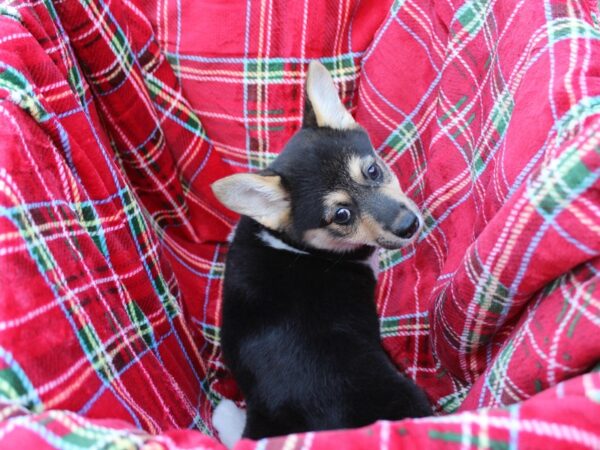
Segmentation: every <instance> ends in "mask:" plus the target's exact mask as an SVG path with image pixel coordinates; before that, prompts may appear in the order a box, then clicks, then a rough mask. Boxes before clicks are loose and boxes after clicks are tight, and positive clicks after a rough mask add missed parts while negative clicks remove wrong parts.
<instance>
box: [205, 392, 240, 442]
mask: <svg viewBox="0 0 600 450" xmlns="http://www.w3.org/2000/svg"><path fill="white" fill-rule="evenodd" d="M212 422H213V426H214V427H215V429H216V430H217V433H219V439H220V440H221V442H222V443H223V444H224V445H225V446H226V447H227V448H232V447H233V446H234V445H235V444H236V443H237V441H239V440H240V439H242V433H243V432H244V427H245V426H246V411H245V410H243V409H241V408H238V407H237V406H236V405H235V403H233V402H232V401H231V400H227V399H225V400H222V401H221V403H219V404H218V405H217V407H216V408H215V410H214V412H213V416H212Z"/></svg>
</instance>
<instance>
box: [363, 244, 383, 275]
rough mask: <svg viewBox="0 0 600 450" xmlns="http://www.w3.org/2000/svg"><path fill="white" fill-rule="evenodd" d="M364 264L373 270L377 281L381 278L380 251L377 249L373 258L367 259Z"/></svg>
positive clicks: (372, 255)
mask: <svg viewBox="0 0 600 450" xmlns="http://www.w3.org/2000/svg"><path fill="white" fill-rule="evenodd" d="M362 263H363V264H366V265H367V266H369V267H370V268H371V270H372V271H373V275H374V276H375V279H377V277H378V276H379V249H378V248H376V249H375V250H374V251H373V253H371V256H369V257H368V258H367V259H365V260H364V261H363V262H362Z"/></svg>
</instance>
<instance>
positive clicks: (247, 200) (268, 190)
mask: <svg viewBox="0 0 600 450" xmlns="http://www.w3.org/2000/svg"><path fill="white" fill-rule="evenodd" d="M211 188H212V190H213V192H214V194H215V196H216V197H217V198H218V199H219V201H220V202H221V203H223V205H225V206H226V207H227V208H229V209H231V210H232V211H235V212H237V213H239V214H242V215H244V216H249V217H251V218H253V219H254V220H256V221H257V222H259V223H260V224H262V225H264V226H265V227H267V228H270V229H272V230H279V229H281V228H283V227H284V226H285V225H286V223H287V222H288V221H289V215H290V201H289V197H288V194H287V191H286V190H285V189H284V188H283V186H282V185H281V178H280V177H279V176H277V175H273V176H271V175H269V176H267V175H258V174H254V173H240V174H236V175H231V176H228V177H225V178H221V179H220V180H217V181H215V182H214V183H213V184H212V185H211Z"/></svg>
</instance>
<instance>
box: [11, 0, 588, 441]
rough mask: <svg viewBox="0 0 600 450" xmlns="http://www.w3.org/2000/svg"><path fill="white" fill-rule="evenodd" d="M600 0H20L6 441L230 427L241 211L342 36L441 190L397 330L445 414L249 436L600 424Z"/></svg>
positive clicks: (407, 171) (395, 261)
mask: <svg viewBox="0 0 600 450" xmlns="http://www.w3.org/2000/svg"><path fill="white" fill-rule="evenodd" d="M598 21H599V12H598V4H597V2H596V0H552V1H550V0H544V1H540V2H531V1H524V0H505V1H499V0H495V1H491V0H466V1H461V0H457V1H456V2H452V1H448V2H421V1H416V0H406V1H402V0H395V1H391V0H339V1H335V0H327V1H314V0H313V1H309V0H302V1H293V2H292V1H288V2H284V1H279V0H262V1H252V0H246V1H242V0H240V1H230V2H217V1H205V0H195V1H188V2H182V1H180V0H177V1H171V2H168V1H166V0H155V1H139V0H112V1H110V0H79V1H77V0H62V1H54V2H53V1H40V0H38V1H16V2H5V3H2V4H0V117H1V119H0V120H1V121H0V123H1V125H0V134H1V135H2V138H1V139H0V265H1V270H0V278H1V280H2V284H1V287H0V447H2V448H13V447H16V446H17V445H18V447H19V448H61V449H79V448H105V447H111V448H112V447H115V448H117V447H119V448H120V447H123V448H130V447H143V446H147V448H150V447H152V448H161V447H165V448H171V449H175V448H217V447H219V444H218V442H217V441H216V440H214V439H213V438H211V437H209V435H211V434H212V432H213V429H212V426H211V423H210V416H211V411H212V408H213V406H214V405H215V404H216V403H218V401H219V400H220V399H221V398H222V397H229V398H234V399H236V400H239V399H240V398H239V393H238V392H237V390H236V388H235V385H234V383H233V382H232V380H231V378H230V376H229V375H228V374H227V372H226V369H225V368H224V366H223V365H222V363H221V360H220V353H219V312H220V308H221V303H220V296H221V281H222V274H223V262H224V258H225V253H226V236H227V234H228V233H229V231H230V229H231V227H232V226H233V224H234V223H235V220H236V217H233V216H232V215H230V214H229V213H227V211H225V210H223V208H222V207H221V206H220V205H219V204H218V203H217V201H216V200H215V199H214V198H213V196H212V194H211V193H210V190H209V184H210V183H211V182H212V181H214V180H216V179H217V178H220V177H222V176H224V175H226V174H229V173H231V172H233V171H248V170H255V169H259V168H262V167H265V166H266V165H267V164H268V163H269V162H270V161H271V160H272V159H273V158H274V157H275V156H276V155H277V153H278V152H279V151H280V150H281V148H282V146H283V145H284V143H285V142H286V140H287V139H288V138H289V137H290V136H291V134H292V133H293V132H294V131H295V130H296V129H297V128H298V126H299V124H300V119H301V117H300V116H301V113H302V105H303V96H304V91H303V89H304V87H303V83H304V78H305V71H306V67H307V63H308V62H309V60H310V59H312V58H320V59H321V61H323V63H324V64H325V65H326V66H327V67H328V68H329V69H330V71H331V72H332V74H333V76H334V79H335V80H336V82H338V83H339V86H340V90H341V91H342V93H343V97H344V99H345V101H346V102H347V104H349V105H350V106H351V110H352V111H353V113H354V114H355V115H356V117H357V119H358V121H359V122H360V123H362V124H363V125H364V126H365V128H367V130H368V131H369V132H370V134H371V136H372V139H373V142H374V145H375V147H376V149H377V150H378V151H379V152H380V154H381V155H382V157H383V158H384V159H385V160H386V161H387V162H388V163H389V164H391V165H392V166H393V167H394V168H395V170H396V171H397V173H398V175H399V178H400V180H401V183H402V185H403V187H404V189H405V190H407V192H409V194H410V195H411V196H412V198H414V199H415V201H416V202H417V203H418V204H419V206H420V207H421V208H422V210H423V212H424V216H425V218H426V228H425V231H424V233H423V235H422V237H421V239H420V242H419V243H418V245H417V246H415V247H413V248H409V249H405V250H399V251H389V252H386V253H384V254H383V258H382V261H381V270H382V273H381V276H380V280H379V289H378V297H377V307H378V309H379V312H380V316H381V333H382V336H383V338H384V344H385V346H386V348H387V349H388V350H389V352H390V354H391V355H392V357H393V358H394V360H395V361H396V362H397V364H398V367H399V369H400V370H403V371H404V372H405V373H406V374H407V375H408V376H410V377H412V378H413V379H414V380H415V381H416V382H417V383H418V384H420V385H421V386H423V387H424V388H425V389H426V391H427V393H428V395H429V396H430V398H431V400H432V402H433V404H434V407H435V410H436V413H437V416H436V417H433V418H427V419H422V420H406V421H402V422H398V423H389V422H381V423H378V424H376V425H373V426H371V427H367V428H365V429H361V430H352V431H339V432H327V433H316V434H315V433H309V434H306V435H302V436H289V437H286V438H280V439H274V440H269V441H263V442H260V443H253V442H249V441H243V442H241V443H240V444H238V448H239V449H250V448H255V447H256V448H261V449H263V448H269V449H276V448H286V449H291V448H302V449H309V448H311V449H315V450H320V449H327V448H381V449H382V450H383V449H389V448H426V447H433V448H457V449H458V448H461V449H468V448H477V449H488V448H493V449H503V448H511V449H512V448H515V449H516V448H521V449H522V448H552V449H554V448H578V447H582V448H584V447H585V448H600V373H599V372H597V371H595V370H594V368H595V366H596V365H597V363H598V362H599V360H600V256H599V255H600V181H599V178H600V25H599V22H598Z"/></svg>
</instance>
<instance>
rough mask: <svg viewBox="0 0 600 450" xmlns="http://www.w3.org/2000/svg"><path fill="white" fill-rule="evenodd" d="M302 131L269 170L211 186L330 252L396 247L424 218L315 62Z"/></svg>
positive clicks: (228, 201)
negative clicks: (366, 247) (363, 247)
mask: <svg viewBox="0 0 600 450" xmlns="http://www.w3.org/2000/svg"><path fill="white" fill-rule="evenodd" d="M306 93H307V98H306V107H305V112H304V120H303V125H302V128H301V129H300V130H299V131H298V132H297V133H296V134H295V135H294V136H293V137H292V138H291V139H290V141H289V142H288V143H287V145H286V146H285V148H284V150H283V151H282V152H281V154H280V155H279V156H278V157H277V158H276V159H275V161H274V162H273V163H272V164H271V165H270V166H269V167H268V168H267V169H266V170H264V171H262V172H260V173H254V174H250V173H248V174H236V175H231V176H229V177H226V178H223V179H221V180H218V181H216V182H215V183H213V185H212V189H213V192H214V193H215V195H216V196H217V198H218V199H219V200H220V201H221V202H222V203H223V204H224V205H225V206H227V207H228V208H229V209H231V210H233V211H236V212H238V213H239V214H242V215H246V216H249V217H251V218H252V219H254V220H256V221H257V222H259V223H260V224H262V225H263V226H265V227H267V228H269V229H271V230H276V231H278V232H281V233H283V234H285V235H286V236H288V237H289V238H290V239H291V240H293V241H295V242H299V243H301V244H303V245H304V246H309V247H314V248H317V249H322V250H329V251H338V252H343V251H350V250H353V249H356V248H358V247H361V246H364V245H369V246H380V247H384V248H388V249H393V248H399V247H402V246H404V245H406V244H409V243H411V242H413V241H414V240H415V239H416V237H417V236H418V234H419V231H420V229H421V226H422V219H421V216H420V214H419V211H418V209H417V207H416V206H415V204H414V203H413V202H412V201H411V200H410V199H409V198H408V197H407V196H406V195H405V194H404V192H402V189H401V188H400V184H399V183H398V179H397V178H396V176H395V175H394V173H393V172H392V171H391V170H390V168H389V167H388V166H387V165H386V164H385V162H384V161H383V160H382V159H381V158H380V157H379V156H378V155H377V154H376V153H375V151H374V149H373V146H372V144H371V142H370V140H369V137H368V135H367V133H366V132H365V131H364V130H363V129H362V128H361V127H360V126H359V125H358V124H357V123H356V122H355V121H354V119H353V118H352V116H351V115H350V113H349V112H348V110H347V109H346V108H345V107H344V105H343V104H342V102H341V101H340V98H339V96H338V91H337V89H336V87H335V85H334V83H333V80H332V78H331V76H330V75H329V72H328V71H327V69H326V68H325V67H324V66H323V65H322V64H320V63H318V62H316V61H313V62H311V64H310V66H309V70H308V77H307V82H306Z"/></svg>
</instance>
